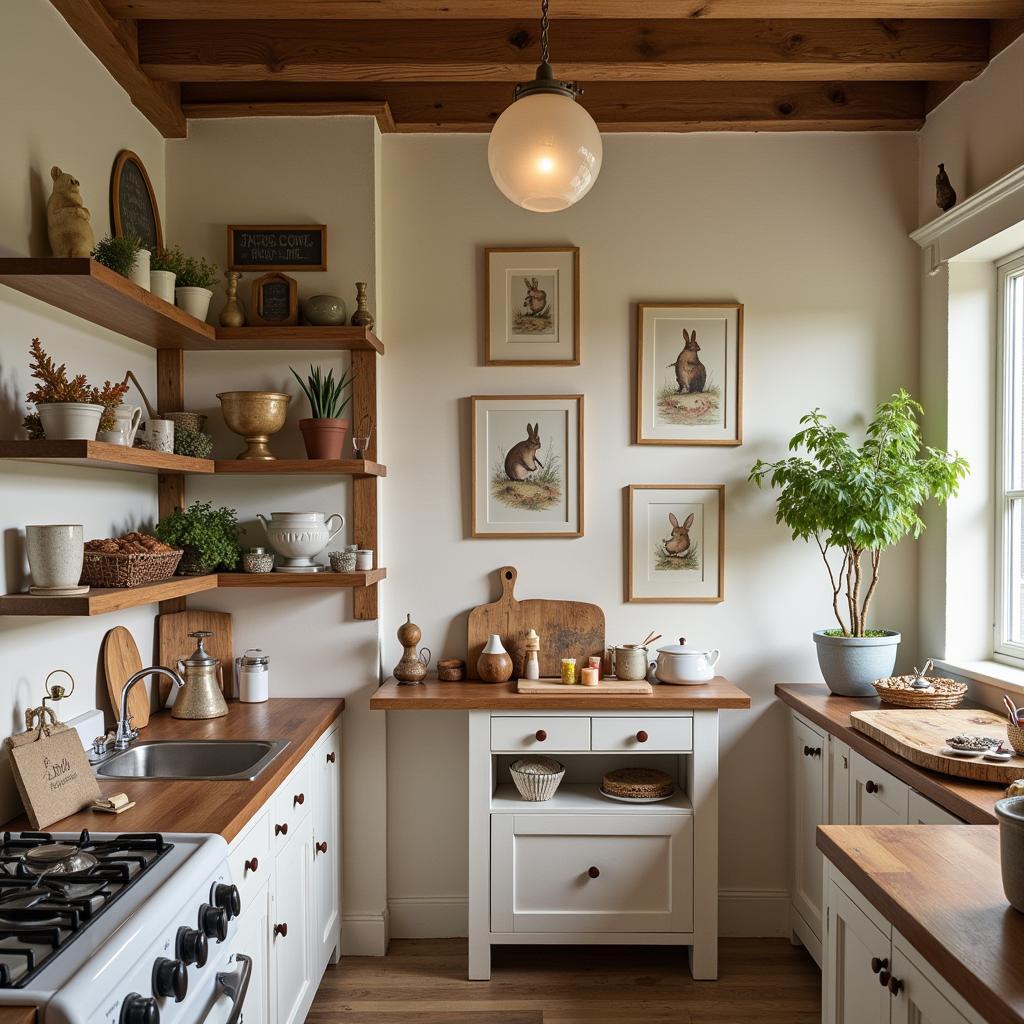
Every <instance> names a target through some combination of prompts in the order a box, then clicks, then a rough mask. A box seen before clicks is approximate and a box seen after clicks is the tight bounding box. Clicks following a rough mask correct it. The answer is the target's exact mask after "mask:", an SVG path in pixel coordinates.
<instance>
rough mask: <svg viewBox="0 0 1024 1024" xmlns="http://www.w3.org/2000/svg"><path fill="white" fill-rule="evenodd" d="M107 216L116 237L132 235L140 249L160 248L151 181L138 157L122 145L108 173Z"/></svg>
mask: <svg viewBox="0 0 1024 1024" xmlns="http://www.w3.org/2000/svg"><path fill="white" fill-rule="evenodd" d="M110 220H111V223H112V224H113V225H114V236H115V237H116V238H130V237H132V236H135V237H136V238H138V239H139V242H140V244H141V246H142V248H143V249H148V250H149V251H150V252H154V251H155V250H157V249H161V248H163V244H164V233H163V229H162V228H161V226H160V211H159V209H157V205H156V196H155V194H154V193H153V185H152V183H151V182H150V180H149V175H148V174H147V173H146V168H145V166H144V165H143V163H142V161H141V160H140V159H139V158H138V156H136V155H135V154H134V153H133V152H132V151H131V150H130V149H122V150H121V152H120V153H118V154H117V159H116V160H114V170H113V171H112V172H111V175H110Z"/></svg>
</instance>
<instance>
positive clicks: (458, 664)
mask: <svg viewBox="0 0 1024 1024" xmlns="http://www.w3.org/2000/svg"><path fill="white" fill-rule="evenodd" d="M437 678H438V679H440V680H441V682H443V683H461V682H462V681H463V679H465V678H466V663H465V662H464V661H463V660H462V659H461V658H442V659H441V660H440V661H439V662H438V663H437Z"/></svg>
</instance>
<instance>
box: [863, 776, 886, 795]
mask: <svg viewBox="0 0 1024 1024" xmlns="http://www.w3.org/2000/svg"><path fill="white" fill-rule="evenodd" d="M864 789H865V790H866V791H867V792H868V793H878V792H881V789H882V787H881V786H880V785H879V784H878V783H877V782H873V781H872V780H871V779H868V781H867V782H865V783H864Z"/></svg>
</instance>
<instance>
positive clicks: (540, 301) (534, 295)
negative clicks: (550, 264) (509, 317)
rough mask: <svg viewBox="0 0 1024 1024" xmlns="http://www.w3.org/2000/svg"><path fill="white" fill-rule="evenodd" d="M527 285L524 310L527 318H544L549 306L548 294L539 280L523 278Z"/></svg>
mask: <svg viewBox="0 0 1024 1024" xmlns="http://www.w3.org/2000/svg"><path fill="white" fill-rule="evenodd" d="M523 281H524V282H525V284H526V298H525V299H523V309H525V310H526V315H527V316H542V315H543V313H544V310H545V309H547V306H548V293H547V292H546V291H544V289H543V288H541V287H540V286H539V284H538V281H537V278H535V277H526V278H523Z"/></svg>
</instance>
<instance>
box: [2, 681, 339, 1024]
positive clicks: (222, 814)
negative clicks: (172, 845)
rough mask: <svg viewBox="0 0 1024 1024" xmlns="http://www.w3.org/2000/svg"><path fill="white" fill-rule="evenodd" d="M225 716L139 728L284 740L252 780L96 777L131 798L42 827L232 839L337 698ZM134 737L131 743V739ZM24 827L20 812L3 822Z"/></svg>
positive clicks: (157, 721) (234, 710)
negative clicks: (114, 808)
mask: <svg viewBox="0 0 1024 1024" xmlns="http://www.w3.org/2000/svg"><path fill="white" fill-rule="evenodd" d="M228 707H229V708H230V709H231V710H230V712H229V713H228V714H227V716H225V717H224V718H211V719H209V720H206V721H184V720H182V719H178V718H172V717H171V715H170V713H169V712H167V711H161V712H159V713H157V714H154V715H153V716H152V718H150V720H149V725H148V726H147V727H146V728H145V729H142V730H141V731H140V734H139V741H141V742H145V741H146V740H256V739H259V740H289V741H290V742H289V744H288V746H287V747H285V749H284V750H283V751H282V752H281V753H280V754H279V755H278V756H277V757H276V758H275V759H274V760H273V761H271V763H270V765H269V767H268V768H267V769H266V770H265V771H264V772H263V774H262V775H260V776H259V778H257V779H256V780H255V781H253V782H203V781H199V780H195V779H189V780H174V779H100V780H99V784H100V789H101V790H102V791H103V793H104V795H110V794H111V793H127V794H128V796H129V797H130V798H131V799H132V800H135V801H136V804H135V806H134V807H132V808H131V809H130V810H127V811H124V812H123V813H122V814H106V813H104V812H102V811H80V812H79V813H78V814H73V815H71V817H69V818H65V819H64V820H63V821H57V822H54V823H53V824H52V825H49V826H48V827H47V829H46V831H48V832H78V831H80V830H81V829H83V828H87V829H89V830H90V831H91V832H214V833H220V835H222V836H223V837H224V838H225V839H226V840H227V841H228V842H231V840H232V839H234V838H235V836H236V835H238V833H239V832H240V831H241V830H242V828H243V827H244V826H245V824H246V823H247V822H248V821H249V820H250V819H251V818H252V817H253V815H254V814H255V813H256V812H257V811H258V810H259V809H260V808H261V807H262V806H263V804H265V803H266V801H267V799H268V798H269V796H270V794H271V793H273V792H274V790H275V789H276V788H277V787H278V785H280V783H282V782H283V781H284V780H285V778H286V777H287V775H288V773H289V772H290V771H291V770H292V769H293V768H294V767H295V766H296V765H297V764H298V763H299V761H301V760H302V758H303V757H304V756H305V755H306V753H307V751H309V750H310V748H311V747H312V746H313V744H314V743H316V741H317V740H318V739H319V738H320V737H321V736H322V735H323V734H324V733H325V732H326V731H327V729H328V728H329V726H330V725H331V723H332V722H333V721H334V720H335V719H336V718H337V717H338V715H340V714H341V712H342V711H343V710H344V707H345V701H344V700H342V699H341V698H329V699H327V698H324V699H321V698H305V697H287V698H273V699H271V700H268V701H266V702H265V703H263V704H241V703H238V702H237V701H231V702H230V703H229V705H228ZM137 742H138V741H137ZM3 828H4V829H9V830H11V831H19V830H21V831H23V830H25V829H28V828H29V823H28V820H27V819H26V818H25V817H24V816H21V817H18V818H15V819H14V820H13V821H9V822H7V824H5V825H4V826H3ZM0 1024H6V1022H3V1021H0Z"/></svg>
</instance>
